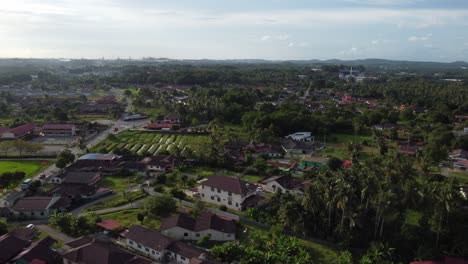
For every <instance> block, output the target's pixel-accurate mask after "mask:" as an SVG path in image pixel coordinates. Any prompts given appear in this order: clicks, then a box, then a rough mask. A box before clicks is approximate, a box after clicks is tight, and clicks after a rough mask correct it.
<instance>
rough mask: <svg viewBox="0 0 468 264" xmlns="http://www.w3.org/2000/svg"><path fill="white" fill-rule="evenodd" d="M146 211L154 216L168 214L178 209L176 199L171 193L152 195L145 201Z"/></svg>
mask: <svg viewBox="0 0 468 264" xmlns="http://www.w3.org/2000/svg"><path fill="white" fill-rule="evenodd" d="M143 208H144V209H145V211H146V213H148V214H150V215H153V216H167V215H170V214H172V213H175V212H176V210H177V203H176V201H175V200H174V199H173V198H172V197H171V196H169V195H162V196H151V197H149V198H148V199H146V200H145V201H144V203H143Z"/></svg>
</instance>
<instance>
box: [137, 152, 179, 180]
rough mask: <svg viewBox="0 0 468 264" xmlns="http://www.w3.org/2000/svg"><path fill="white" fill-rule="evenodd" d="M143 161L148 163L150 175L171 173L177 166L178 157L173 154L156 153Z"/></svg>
mask: <svg viewBox="0 0 468 264" xmlns="http://www.w3.org/2000/svg"><path fill="white" fill-rule="evenodd" d="M142 162H143V163H144V164H145V165H146V173H147V175H149V176H158V175H161V174H165V173H170V172H172V170H174V168H175V167H176V158H175V157H174V156H172V155H171V156H166V155H155V156H151V157H146V158H144V159H143V161H142Z"/></svg>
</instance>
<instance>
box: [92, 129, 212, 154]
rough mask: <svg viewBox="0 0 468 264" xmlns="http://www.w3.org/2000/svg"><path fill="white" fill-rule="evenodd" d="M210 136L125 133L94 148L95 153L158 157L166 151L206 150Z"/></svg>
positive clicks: (144, 132)
mask: <svg viewBox="0 0 468 264" xmlns="http://www.w3.org/2000/svg"><path fill="white" fill-rule="evenodd" d="M208 143H209V139H208V136H204V135H175V134H165V133H161V132H146V131H125V132H122V133H120V134H118V135H116V136H115V137H112V138H108V139H106V140H104V141H102V142H100V143H99V144H98V145H96V146H95V147H93V149H92V151H93V152H101V153H110V152H113V151H114V150H115V149H127V150H129V151H130V152H132V153H137V154H139V155H144V154H145V153H150V154H153V155H156V154H158V153H162V152H165V151H169V152H173V151H174V150H175V149H179V150H184V149H187V148H190V149H191V150H192V151H194V152H200V151H203V150H204V149H206V147H207V145H208Z"/></svg>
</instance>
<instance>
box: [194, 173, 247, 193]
mask: <svg viewBox="0 0 468 264" xmlns="http://www.w3.org/2000/svg"><path fill="white" fill-rule="evenodd" d="M202 185H206V186H209V187H213V188H217V189H220V190H223V191H227V192H232V193H236V194H242V195H246V194H248V193H249V192H251V191H253V190H255V188H256V185H254V184H251V183H248V182H245V181H243V180H240V179H239V178H237V177H228V176H212V177H209V178H208V180H206V181H204V182H202Z"/></svg>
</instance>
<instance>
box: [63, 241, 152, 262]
mask: <svg viewBox="0 0 468 264" xmlns="http://www.w3.org/2000/svg"><path fill="white" fill-rule="evenodd" d="M65 246H66V247H67V248H69V249H68V250H67V251H65V252H64V253H63V254H62V258H63V264H84V263H86V264H151V263H155V262H153V261H151V260H149V259H146V258H143V257H140V256H138V255H135V254H133V253H132V252H129V251H127V250H123V249H121V248H120V247H117V246H115V245H113V244H112V241H111V240H110V239H109V238H107V237H105V236H99V237H95V238H88V237H82V238H79V239H76V240H73V241H71V242H68V243H67V244H65Z"/></svg>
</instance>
